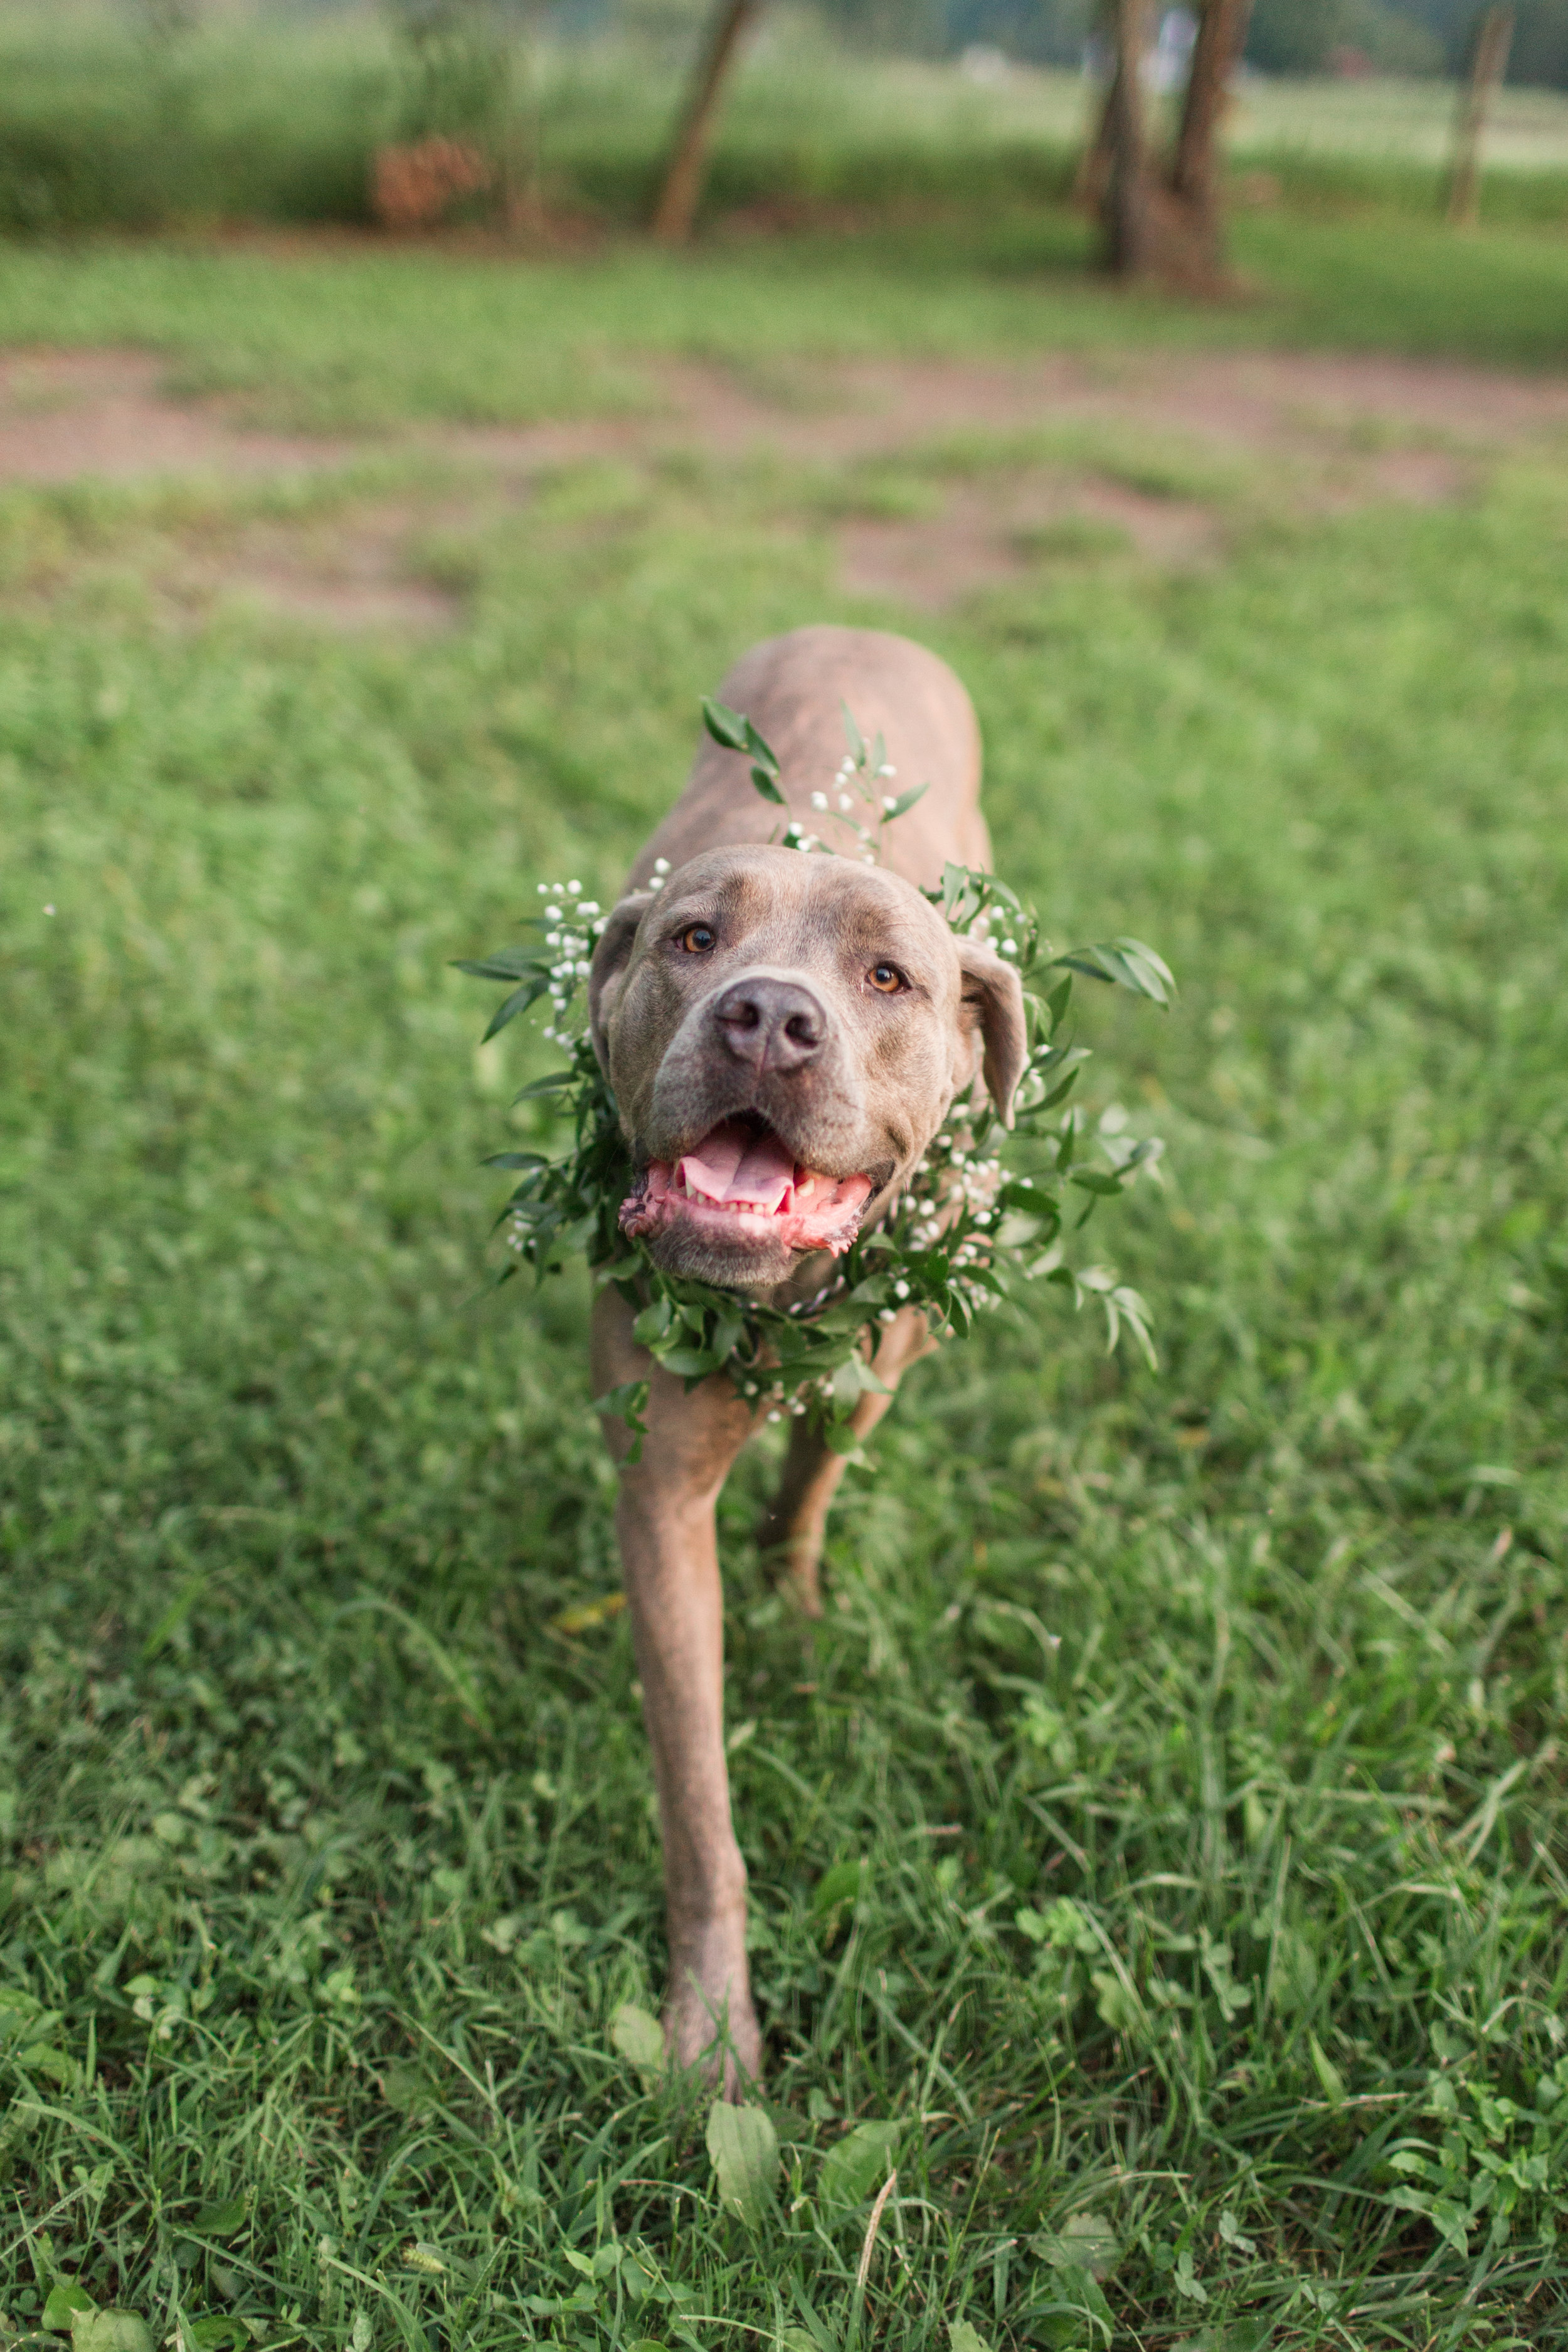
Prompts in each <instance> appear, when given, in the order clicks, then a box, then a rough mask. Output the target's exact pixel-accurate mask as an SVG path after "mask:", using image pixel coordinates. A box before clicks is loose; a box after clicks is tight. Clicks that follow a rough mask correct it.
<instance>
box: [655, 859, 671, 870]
mask: <svg viewBox="0 0 1568 2352" xmlns="http://www.w3.org/2000/svg"><path fill="white" fill-rule="evenodd" d="M653 870H654V872H655V873H656V874H668V871H669V860H668V857H656V858H655V859H654V861H653Z"/></svg>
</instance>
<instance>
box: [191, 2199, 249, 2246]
mask: <svg viewBox="0 0 1568 2352" xmlns="http://www.w3.org/2000/svg"><path fill="white" fill-rule="evenodd" d="M247 2210H249V2209H248V2206H247V2200H245V2199H244V2198H243V2197H226V2198H225V2199H224V2200H223V2201H222V2203H221V2204H217V2205H204V2206H203V2207H202V2208H201V2210H200V2211H199V2212H198V2213H197V2215H196V2217H195V2221H193V2222H192V2223H191V2227H192V2229H193V2230H195V2231H196V2232H197V2233H198V2235H200V2236H201V2237H204V2238H232V2237H233V2236H234V2234H235V2231H237V2230H243V2229H244V2227H245V2217H246V2213H247Z"/></svg>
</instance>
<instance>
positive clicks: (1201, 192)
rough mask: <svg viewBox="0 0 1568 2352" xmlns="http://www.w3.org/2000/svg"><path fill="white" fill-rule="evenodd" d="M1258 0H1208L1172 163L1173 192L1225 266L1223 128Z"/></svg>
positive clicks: (1215, 258) (1215, 260)
mask: <svg viewBox="0 0 1568 2352" xmlns="http://www.w3.org/2000/svg"><path fill="white" fill-rule="evenodd" d="M1251 14H1252V0H1205V7H1204V13H1203V15H1202V16H1201V17H1200V19H1199V21H1198V37H1197V39H1196V41H1195V42H1194V45H1193V62H1192V68H1191V70H1190V72H1189V74H1188V76H1187V95H1186V99H1185V101H1184V104H1183V107H1182V128H1181V132H1180V135H1179V137H1178V138H1177V141H1176V152H1175V155H1174V158H1173V161H1172V164H1171V193H1172V194H1173V196H1175V197H1177V198H1178V199H1179V201H1180V202H1181V203H1183V204H1184V205H1188V206H1189V207H1190V208H1191V210H1192V213H1193V215H1194V226H1200V227H1201V228H1202V230H1203V232H1204V234H1205V236H1207V237H1208V238H1209V240H1210V242H1211V245H1212V248H1213V267H1214V268H1215V270H1216V271H1217V270H1218V268H1219V267H1220V206H1219V126H1220V121H1221V118H1222V116H1223V115H1224V113H1225V107H1226V92H1227V90H1228V89H1229V85H1230V78H1231V75H1232V74H1233V73H1234V72H1235V70H1236V68H1237V63H1238V62H1239V60H1240V57H1241V52H1242V47H1243V45H1244V44H1245V42H1246V39H1247V18H1248V17H1249V16H1251Z"/></svg>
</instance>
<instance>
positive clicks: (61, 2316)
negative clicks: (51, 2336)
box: [43, 2279, 98, 2328]
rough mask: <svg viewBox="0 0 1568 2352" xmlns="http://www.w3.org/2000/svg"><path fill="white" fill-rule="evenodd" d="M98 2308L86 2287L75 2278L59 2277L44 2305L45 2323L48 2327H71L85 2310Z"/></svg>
mask: <svg viewBox="0 0 1568 2352" xmlns="http://www.w3.org/2000/svg"><path fill="white" fill-rule="evenodd" d="M97 2309H98V2305H97V2304H96V2303H94V2301H93V2299H92V2297H91V2295H90V2294H89V2293H88V2291H87V2289H86V2287H84V2286H78V2284H77V2283H76V2281H75V2279H57V2280H56V2281H55V2283H54V2285H53V2286H52V2287H51V2288H50V2289H49V2295H48V2301H47V2303H46V2304H45V2305H44V2323H43V2324H44V2326H46V2327H53V2328H65V2327H70V2326H74V2325H75V2323H76V2321H77V2319H78V2318H79V2316H80V2315H81V2314H82V2313H83V2312H87V2311H96V2310H97Z"/></svg>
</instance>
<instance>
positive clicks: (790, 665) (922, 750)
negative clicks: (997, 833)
mask: <svg viewBox="0 0 1568 2352" xmlns="http://www.w3.org/2000/svg"><path fill="white" fill-rule="evenodd" d="M719 699H720V701H721V702H725V703H728V704H729V706H730V707H731V709H734V710H739V711H742V712H743V714H744V715H745V717H746V718H748V719H750V720H751V721H752V726H753V727H755V728H756V730H757V731H758V733H759V734H760V735H762V736H763V737H764V739H765V740H767V742H768V743H769V744H770V745H771V746H772V748H773V751H774V752H775V753H776V754H777V757H778V761H779V766H780V770H781V772H782V773H781V788H782V790H783V792H784V798H785V800H786V801H787V802H788V803H789V807H788V813H787V815H786V814H784V812H783V811H781V810H779V809H778V808H776V807H774V806H773V804H772V803H769V802H767V801H764V800H763V799H762V798H761V797H760V796H759V794H758V793H756V792H754V791H753V790H752V784H751V782H750V779H749V776H748V773H747V762H746V761H744V760H743V759H742V758H739V757H737V755H736V754H735V753H734V752H733V751H726V750H724V749H723V747H722V746H721V745H720V744H718V743H715V742H713V741H711V740H710V739H708V738H707V737H704V738H703V740H702V742H701V744H700V748H699V750H698V753H697V757H696V759H695V761H693V762H692V768H691V775H690V778H689V782H688V783H687V787H686V790H685V792H684V793H682V794H681V796H680V798H679V801H678V802H677V803H676V804H675V806H674V807H673V808H672V809H671V810H670V812H669V814H668V816H667V817H666V818H665V820H664V823H663V824H661V825H660V826H659V828H658V832H657V833H656V834H655V835H653V838H652V839H651V841H649V842H648V843H647V846H646V847H645V848H644V849H643V851H642V853H641V855H640V856H638V858H637V864H636V865H635V866H634V867H633V868H632V872H631V876H630V878H629V880H628V882H627V885H626V887H627V888H628V889H629V890H637V889H644V888H646V887H647V883H648V880H649V878H650V877H651V876H652V874H653V871H654V864H655V861H656V859H658V858H666V859H668V863H669V865H670V866H672V867H679V866H684V865H685V863H686V861H687V860H688V858H690V857H694V856H697V855H698V854H699V852H700V851H701V850H704V849H718V848H722V847H727V846H729V845H731V844H739V843H742V842H748V841H757V842H762V841H767V840H769V839H771V838H773V837H774V836H775V835H777V834H778V832H779V831H780V829H781V827H782V826H783V825H784V824H787V823H788V822H789V819H790V818H794V819H795V820H796V821H797V822H798V823H799V824H801V825H802V826H803V827H805V830H806V831H807V832H808V833H821V834H825V835H826V838H827V840H828V841H829V842H830V843H832V844H834V845H836V846H837V845H838V843H837V837H836V833H835V830H834V828H832V827H831V826H828V825H825V824H824V821H823V818H822V816H821V814H819V813H817V812H816V811H814V810H813V808H812V805H811V795H812V793H830V794H832V793H834V790H835V785H834V779H835V777H836V775H837V770H838V768H839V765H840V763H841V761H842V760H843V758H844V751H845V730H844V713H845V710H846V709H847V710H848V711H849V712H850V714H851V716H852V717H853V719H854V720H855V723H856V725H857V726H858V728H859V730H860V732H861V734H862V735H863V736H864V737H865V740H866V741H867V742H868V743H870V742H872V741H873V740H875V738H876V737H877V736H878V735H880V736H881V737H882V739H883V740H884V742H885V743H886V745H887V749H888V759H889V762H890V764H891V765H892V767H893V768H894V769H895V770H896V771H897V775H896V777H895V778H894V779H892V780H891V781H890V782H889V786H888V789H889V794H891V793H900V792H904V791H907V790H909V788H910V786H912V785H915V784H929V786H930V790H929V791H928V792H927V793H925V794H924V796H923V797H922V798H921V801H920V802H919V803H917V805H916V806H915V807H914V808H912V809H910V811H909V813H908V814H906V815H904V816H901V817H900V818H899V820H898V822H897V823H896V824H892V825H890V826H889V829H888V833H887V835H886V838H885V840H884V843H883V845H882V853H881V859H882V863H883V864H884V865H885V866H888V867H889V868H890V870H891V871H892V872H893V873H895V874H901V875H902V876H903V877H904V878H905V880H906V881H910V882H913V883H915V884H916V885H917V886H924V887H930V886H931V884H933V883H936V882H938V881H940V880H941V878H942V867H943V866H944V865H946V864H947V863H948V862H949V861H950V860H951V861H952V862H953V863H954V864H956V865H960V866H986V867H988V866H990V863H991V844H990V838H989V836H988V835H987V833H986V830H985V822H984V818H983V817H982V815H981V814H980V729H979V726H978V724H977V722H976V720H975V717H974V709H973V704H972V703H971V701H970V699H969V697H968V695H967V694H966V693H965V692H964V689H963V687H962V686H961V685H960V683H959V681H958V679H957V678H956V677H954V676H953V674H952V670H950V669H949V667H948V666H947V664H946V663H945V662H944V661H942V660H940V659H939V658H938V656H936V655H935V654H933V653H930V652H928V651H927V649H926V648H925V646H917V645H913V644H911V643H910V639H909V638H908V637H896V636H892V635H889V634H887V633H886V632H885V631H883V630H880V629H841V628H835V627H833V626H831V625H827V624H822V625H818V626H816V627H815V628H808V629H794V630H792V631H791V632H790V634H789V635H787V636H783V637H769V638H767V639H766V640H765V641H764V643H763V644H762V645H760V646H752V650H751V651H750V653H747V654H743V655H742V657H741V659H740V660H739V661H738V662H737V663H736V664H735V667H734V668H733V669H732V670H731V672H730V673H729V676H728V677H726V678H725V679H724V681H723V683H722V685H721V687H720V688H719ZM834 804H835V806H837V801H836V800H835V803H834Z"/></svg>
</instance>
